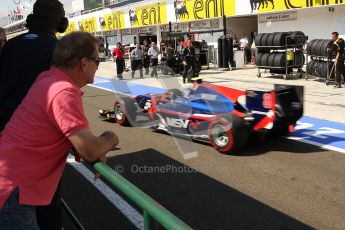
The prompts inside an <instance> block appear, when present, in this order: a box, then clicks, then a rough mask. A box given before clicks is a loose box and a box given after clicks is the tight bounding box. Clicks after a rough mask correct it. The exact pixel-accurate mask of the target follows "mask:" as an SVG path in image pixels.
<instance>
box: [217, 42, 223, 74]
mask: <svg viewBox="0 0 345 230" xmlns="http://www.w3.org/2000/svg"><path fill="white" fill-rule="evenodd" d="M217 43H218V67H219V68H223V66H224V62H223V41H222V38H218V40H217Z"/></svg>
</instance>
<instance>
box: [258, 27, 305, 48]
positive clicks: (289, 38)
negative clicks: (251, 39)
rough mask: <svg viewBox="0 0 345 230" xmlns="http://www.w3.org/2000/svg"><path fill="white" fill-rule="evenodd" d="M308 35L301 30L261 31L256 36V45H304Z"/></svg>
mask: <svg viewBox="0 0 345 230" xmlns="http://www.w3.org/2000/svg"><path fill="white" fill-rule="evenodd" d="M305 41H306V36H305V35H304V33H303V32H301V31H292V32H275V33H261V34H258V35H257V36H256V38H255V45H256V46H267V47H272V48H274V47H283V46H292V45H295V46H297V47H303V45H304V44H305Z"/></svg>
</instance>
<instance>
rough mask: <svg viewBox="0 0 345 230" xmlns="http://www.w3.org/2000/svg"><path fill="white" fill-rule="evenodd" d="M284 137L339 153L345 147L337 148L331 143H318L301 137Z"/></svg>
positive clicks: (343, 150) (344, 151)
mask: <svg viewBox="0 0 345 230" xmlns="http://www.w3.org/2000/svg"><path fill="white" fill-rule="evenodd" d="M286 138H287V139H290V140H294V141H299V142H303V143H306V144H310V145H316V146H318V147H320V148H323V149H327V150H331V151H336V152H340V153H345V149H342V148H338V147H335V146H331V145H324V144H320V143H317V142H315V141H309V140H305V139H303V138H302V137H286Z"/></svg>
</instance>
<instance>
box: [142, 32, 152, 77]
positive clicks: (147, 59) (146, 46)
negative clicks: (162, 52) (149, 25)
mask: <svg viewBox="0 0 345 230" xmlns="http://www.w3.org/2000/svg"><path fill="white" fill-rule="evenodd" d="M150 48H151V44H149V41H148V40H147V39H145V40H144V45H143V52H144V68H145V75H148V74H149V72H150V71H149V68H150V56H149V55H148V52H149V49H150Z"/></svg>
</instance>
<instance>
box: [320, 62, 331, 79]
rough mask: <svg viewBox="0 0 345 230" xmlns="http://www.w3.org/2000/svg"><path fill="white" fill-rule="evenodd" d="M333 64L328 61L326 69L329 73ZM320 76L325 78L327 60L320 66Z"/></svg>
mask: <svg viewBox="0 0 345 230" xmlns="http://www.w3.org/2000/svg"><path fill="white" fill-rule="evenodd" d="M332 67H333V64H332V63H328V71H329V73H331V71H332ZM321 76H322V78H327V62H324V63H323V65H322V67H321ZM331 77H334V70H333V71H332V73H331Z"/></svg>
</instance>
